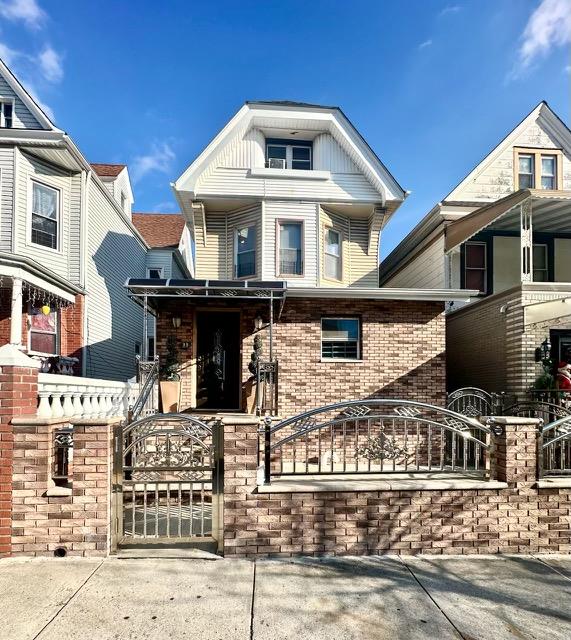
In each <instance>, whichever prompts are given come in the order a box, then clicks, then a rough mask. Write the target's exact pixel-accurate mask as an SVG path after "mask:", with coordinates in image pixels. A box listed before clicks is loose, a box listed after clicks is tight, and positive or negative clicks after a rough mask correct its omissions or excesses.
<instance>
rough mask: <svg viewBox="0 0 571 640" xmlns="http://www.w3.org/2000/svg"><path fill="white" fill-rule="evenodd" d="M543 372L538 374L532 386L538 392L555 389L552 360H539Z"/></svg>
mask: <svg viewBox="0 0 571 640" xmlns="http://www.w3.org/2000/svg"><path fill="white" fill-rule="evenodd" d="M541 366H542V367H543V372H542V373H540V374H539V375H538V376H537V378H536V380H535V382H534V384H533V386H534V388H535V389H538V390H548V389H555V377H554V375H553V360H552V359H551V358H543V359H542V360H541Z"/></svg>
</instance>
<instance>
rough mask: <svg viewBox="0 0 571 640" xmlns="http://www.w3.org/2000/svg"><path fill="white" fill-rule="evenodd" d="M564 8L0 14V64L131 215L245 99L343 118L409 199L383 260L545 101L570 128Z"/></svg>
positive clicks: (308, 7) (165, 201)
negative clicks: (107, 180) (121, 178)
mask: <svg viewBox="0 0 571 640" xmlns="http://www.w3.org/2000/svg"><path fill="white" fill-rule="evenodd" d="M570 41H571V0H463V1H460V0H459V1H457V2H455V1H454V0H450V1H446V0H444V1H440V0H407V1H406V2H405V1H404V0H402V1H401V0H392V1H389V0H371V1H365V0H352V1H351V2H348V1H346V0H305V1H297V0H288V1H287V2H286V1H282V2H278V1H275V0H274V1H272V0H265V1H262V0H260V1H253V0H240V1H239V2H238V1H235V2H234V1H233V2H230V1H228V0H220V1H215V0H211V1H208V2H206V1H204V2H202V1H194V0H192V1H191V0H164V1H162V2H158V3H157V2H156V0H131V1H127V0H115V1H111V0H97V1H93V0H49V1H48V0H0V56H1V57H2V58H3V59H4V60H5V62H7V63H8V64H9V66H11V68H12V69H13V70H14V71H15V73H16V74H17V75H18V76H19V78H20V79H21V80H22V81H23V82H24V84H26V86H27V87H28V88H30V89H31V91H32V92H33V93H34V94H35V95H36V96H37V98H38V99H39V100H40V101H41V103H42V104H44V105H45V106H46V108H47V109H49V110H50V112H51V113H53V115H54V118H55V121H56V123H57V124H58V125H59V126H60V127H61V128H63V129H65V130H66V131H67V132H68V133H70V134H71V136H72V137H73V138H74V140H75V141H76V143H77V144H78V145H79V147H80V148H81V150H82V151H83V153H84V154H85V156H86V157H87V158H88V159H89V160H91V161H93V162H126V163H128V164H129V167H130V170H131V175H132V178H133V180H134V183H135V184H134V191H135V200H136V202H135V210H137V211H173V210H176V208H175V204H174V200H173V198H172V195H171V191H170V187H169V183H170V182H171V181H172V180H174V179H176V178H177V177H178V176H179V175H180V174H181V173H182V171H183V170H184V169H185V168H186V167H187V166H188V164H189V163H190V162H191V161H192V160H193V159H194V158H195V157H196V155H197V154H198V153H199V152H200V151H201V150H202V148H203V147H204V146H205V145H206V144H207V143H208V142H209V141H210V139H211V138H212V137H213V136H214V135H215V133H216V132H217V131H218V130H219V129H220V128H221V127H222V126H223V125H224V124H225V123H226V121H227V120H228V119H229V118H230V117H231V116H232V115H233V114H234V112H235V111H236V110H237V109H238V108H239V107H240V105H241V104H242V103H243V102H244V101H245V100H252V99H289V100H300V101H306V102H316V103H321V104H326V105H339V106H341V107H342V108H343V110H344V111H345V113H346V114H347V115H348V116H349V118H350V119H351V120H352V122H353V123H354V124H355V126H356V127H357V128H358V129H359V130H360V132H361V133H362V134H363V136H364V137H365V138H366V139H367V141H368V142H369V143H370V145H371V146H372V147H373V149H374V150H375V151H376V152H377V153H378V155H379V156H380V157H381V159H382V160H383V162H384V163H385V164H386V165H387V166H388V168H389V169H390V171H391V172H392V173H393V174H394V176H395V177H396V178H397V180H398V181H399V182H400V183H401V184H402V186H403V187H404V188H406V189H408V190H410V191H411V192H412V193H411V195H410V196H409V198H408V200H407V201H406V202H405V204H404V205H403V206H402V207H401V209H400V210H399V211H398V212H397V214H396V215H395V217H394V218H393V220H392V222H391V223H390V224H389V226H388V227H387V230H386V231H385V232H384V234H383V238H382V252H383V254H384V255H386V254H387V253H388V251H389V250H390V249H391V248H392V247H393V246H394V245H395V244H397V243H398V241H399V240H400V239H401V238H402V237H403V236H404V235H405V234H406V233H407V232H408V231H409V230H410V229H411V228H412V227H413V226H414V225H415V224H416V223H417V222H418V220H419V219H420V218H421V217H422V216H423V215H424V214H425V213H426V212H427V211H428V210H429V209H430V208H431V207H432V206H433V205H434V204H435V203H436V202H438V201H439V200H440V199H441V198H443V197H444V196H445V195H446V194H447V193H448V192H449V191H450V189H451V188H452V187H453V186H454V185H455V184H456V183H457V182H458V181H459V180H460V179H461V178H462V177H464V175H466V174H467V173H468V172H469V170H471V169H472V167H473V166H474V165H475V164H476V163H477V162H478V161H479V160H480V159H481V158H482V157H483V156H484V155H485V154H486V153H487V152H488V151H489V150H490V149H491V148H492V147H493V146H494V145H495V144H496V143H497V142H498V141H499V140H500V139H501V138H502V137H503V136H504V135H505V134H506V133H507V132H508V131H509V130H510V129H511V128H513V127H514V126H515V125H516V124H517V123H518V122H519V121H520V120H521V119H522V118H523V117H524V116H525V115H526V114H527V113H528V112H529V111H530V110H531V109H532V108H533V107H534V106H535V105H536V104H537V103H538V102H539V101H540V100H542V99H545V100H547V101H548V102H549V104H550V105H551V106H552V108H554V109H555V111H557V112H558V114H559V115H560V117H562V118H563V120H565V122H566V123H569V115H570V114H569V111H570V78H571V56H570Z"/></svg>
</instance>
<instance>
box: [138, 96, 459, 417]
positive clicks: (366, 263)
mask: <svg viewBox="0 0 571 640" xmlns="http://www.w3.org/2000/svg"><path fill="white" fill-rule="evenodd" d="M173 189H174V193H175V195H176V198H177V200H178V202H179V205H180V208H181V211H182V213H183V215H184V216H185V218H186V220H187V222H188V226H189V229H190V233H191V236H192V239H193V242H194V256H193V260H194V264H193V273H194V277H193V279H177V278H175V277H173V278H170V279H169V278H168V277H166V275H165V277H163V278H162V279H151V278H148V279H147V280H139V279H132V280H131V281H130V282H129V283H128V289H129V291H130V294H131V295H132V296H133V297H135V298H137V299H139V300H140V301H142V303H143V304H144V305H145V306H147V307H148V308H152V309H154V311H155V312H156V313H157V345H158V353H159V356H160V357H161V359H162V360H163V361H165V359H166V360H167V361H172V359H173V358H175V359H176V360H177V361H178V364H179V370H180V374H181V377H182V396H181V407H182V409H184V410H186V409H189V408H197V409H229V410H240V409H242V410H246V409H247V410H253V405H254V403H255V396H256V385H257V379H256V375H258V376H259V379H260V380H259V381H260V385H263V386H264V389H260V386H258V389H257V391H258V393H257V401H258V408H259V409H260V408H261V409H263V408H264V406H268V405H269V404H271V405H272V407H273V410H274V411H275V410H276V400H277V410H278V411H279V413H280V414H282V415H284V414H287V413H291V412H293V411H302V410H306V409H308V408H311V407H315V406H319V405H320V404H324V403H327V402H335V401H339V400H343V399H348V398H360V397H378V396H390V395H393V396H399V397H414V398H417V399H419V398H420V399H425V400H428V401H432V402H438V403H440V402H442V400H443V398H444V393H445V371H444V348H445V345H444V316H443V311H444V301H445V300H447V299H449V298H450V297H452V299H457V300H466V299H467V298H466V293H465V292H460V291H456V292H453V291H444V290H443V289H442V288H441V289H440V290H436V289H422V290H421V289H420V288H417V289H410V288H406V289H405V288H398V289H393V290H388V289H379V287H378V272H377V269H378V251H379V236H380V232H381V230H382V228H383V227H384V226H385V225H386V223H387V222H388V220H389V219H390V218H391V217H392V215H393V214H394V213H395V211H397V209H398V207H399V206H400V204H401V203H402V201H403V199H404V198H405V195H406V194H405V191H404V190H403V189H402V187H401V186H400V185H399V184H398V182H397V181H396V180H395V179H394V177H393V176H392V175H391V174H390V172H389V171H388V170H387V168H386V167H385V166H384V164H383V163H382V162H381V161H380V159H379V158H378V157H377V155H376V154H375V153H374V152H373V150H372V149H371V148H370V147H369V145H368V144H367V143H366V141H365V140H364V138H363V137H362V136H361V135H360V134H359V132H358V131H357V130H356V129H355V127H354V126H353V125H352V124H351V122H350V121H349V120H348V118H347V117H346V116H345V114H344V113H343V112H342V111H341V110H340V109H339V108H338V107H323V106H319V105H310V104H303V103H295V102H248V103H246V104H245V105H244V106H243V107H242V108H241V109H240V110H239V111H238V112H237V113H236V115H235V116H234V117H233V118H232V119H231V120H230V121H229V122H228V124H227V125H226V126H225V127H224V128H223V129H222V130H221V131H220V133H219V134H218V135H216V137H215V138H214V139H213V140H212V141H211V142H210V143H209V144H208V145H207V146H206V148H205V149H204V151H203V152H202V153H201V154H200V155H199V156H198V157H197V158H196V160H194V162H192V164H191V165H190V166H189V167H188V169H187V170H186V171H185V172H184V173H183V174H182V175H181V177H180V178H179V179H178V180H176V182H175V183H174V184H173ZM149 275H151V274H149ZM173 352H174V353H173ZM259 363H262V365H263V366H258V365H259ZM268 381H269V382H268ZM269 396H271V397H269Z"/></svg>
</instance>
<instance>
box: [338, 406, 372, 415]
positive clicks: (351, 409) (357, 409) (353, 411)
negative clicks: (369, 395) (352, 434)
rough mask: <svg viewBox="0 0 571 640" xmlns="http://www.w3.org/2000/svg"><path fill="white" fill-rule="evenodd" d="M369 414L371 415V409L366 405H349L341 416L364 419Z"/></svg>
mask: <svg viewBox="0 0 571 640" xmlns="http://www.w3.org/2000/svg"><path fill="white" fill-rule="evenodd" d="M368 413H371V409H370V407H367V406H366V405H364V404H358V405H349V406H348V407H347V408H346V409H345V411H343V413H342V414H341V415H343V416H347V417H348V418H362V417H364V416H366V415H367V414H368Z"/></svg>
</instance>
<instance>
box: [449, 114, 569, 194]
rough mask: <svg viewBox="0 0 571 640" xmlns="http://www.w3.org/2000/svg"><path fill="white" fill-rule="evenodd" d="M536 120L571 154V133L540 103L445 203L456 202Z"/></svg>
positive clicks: (462, 182)
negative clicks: (457, 195)
mask: <svg viewBox="0 0 571 640" xmlns="http://www.w3.org/2000/svg"><path fill="white" fill-rule="evenodd" d="M536 120H540V121H541V127H542V128H543V129H544V130H545V132H546V133H548V134H549V135H551V136H552V137H553V138H554V139H555V140H557V142H558V144H560V145H561V147H562V149H563V150H564V151H566V152H567V154H568V155H570V154H571V132H570V131H569V129H567V127H566V126H565V125H564V124H563V122H561V120H560V119H559V118H558V117H557V115H555V113H554V112H553V111H552V109H551V108H550V107H549V105H548V104H547V103H546V102H540V103H539V104H538V105H537V107H535V109H533V111H531V113H529V114H528V115H527V116H526V117H525V118H524V119H523V120H522V121H521V122H520V123H519V124H518V125H517V126H516V127H515V128H514V129H512V131H510V133H508V135H507V136H506V137H505V138H504V139H503V140H502V141H501V142H500V143H499V144H498V145H497V146H496V147H494V149H492V151H490V153H489V154H488V155H487V156H486V157H485V158H484V159H483V160H482V161H481V162H480V163H478V164H477V165H476V167H474V169H473V170H472V171H471V172H470V173H469V174H468V175H467V176H466V177H465V178H464V179H463V180H462V181H461V182H460V183H459V184H457V185H456V186H455V187H454V189H452V191H450V193H449V194H448V195H447V196H446V197H445V198H444V200H443V201H444V202H445V201H447V200H454V199H455V194H456V193H458V192H459V191H462V189H464V188H465V187H466V186H468V185H469V184H470V183H471V182H473V181H474V180H475V179H476V178H478V177H479V176H480V175H481V174H482V173H483V172H484V171H486V169H487V168H488V167H489V166H490V165H491V164H492V163H494V162H495V161H496V160H497V159H498V158H499V156H500V155H501V154H502V153H503V152H504V151H505V150H506V149H508V148H509V147H512V146H514V143H515V141H516V140H517V138H518V137H519V136H520V135H521V134H522V133H523V132H524V131H525V130H526V129H527V127H529V125H530V124H532V123H533V122H535V121H536Z"/></svg>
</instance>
